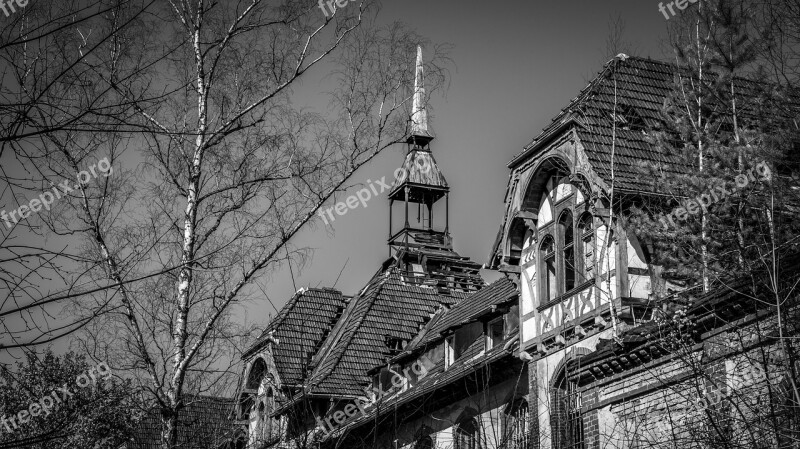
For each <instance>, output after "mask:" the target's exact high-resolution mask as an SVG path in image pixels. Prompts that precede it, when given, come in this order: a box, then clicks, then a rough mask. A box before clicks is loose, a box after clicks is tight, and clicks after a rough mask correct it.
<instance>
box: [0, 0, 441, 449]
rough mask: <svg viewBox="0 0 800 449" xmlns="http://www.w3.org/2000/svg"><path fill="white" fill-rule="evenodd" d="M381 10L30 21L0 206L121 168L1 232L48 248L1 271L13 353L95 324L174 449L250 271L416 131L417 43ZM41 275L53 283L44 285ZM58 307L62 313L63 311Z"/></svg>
mask: <svg viewBox="0 0 800 449" xmlns="http://www.w3.org/2000/svg"><path fill="white" fill-rule="evenodd" d="M374 12H375V10H374V8H373V6H372V5H371V4H370V2H368V1H364V2H361V3H351V4H349V5H348V6H347V7H344V8H339V9H337V10H336V11H335V12H333V11H328V13H329V14H328V15H326V14H324V13H323V12H322V11H320V9H319V7H318V4H317V3H316V2H311V1H301V0H286V1H283V2H280V3H277V4H274V3H272V2H270V3H268V2H265V1H261V0H252V1H246V2H236V3H228V2H218V1H205V0H199V1H198V2H189V1H177V0H176V1H170V2H167V3H161V2H158V3H156V2H134V1H132V0H127V1H124V0H119V1H97V2H80V1H76V2H70V3H67V4H62V5H60V6H52V5H44V4H42V3H37V4H35V5H34V4H32V7H31V8H30V10H26V11H24V12H22V13H21V14H20V15H19V18H18V20H17V21H15V22H14V24H15V26H13V27H12V26H9V27H7V28H6V29H5V30H4V31H3V32H4V34H3V42H2V43H1V44H0V45H2V47H0V49H2V50H3V51H4V57H5V59H6V62H7V63H8V66H9V67H10V68H11V69H10V70H9V72H7V74H6V75H7V76H10V77H13V78H14V79H15V81H14V82H11V83H5V82H4V83H3V84H4V92H3V93H4V97H3V104H2V106H0V107H3V108H4V109H6V110H9V111H14V112H15V115H13V116H4V120H9V122H7V123H4V130H5V133H4V135H3V136H0V137H2V145H3V147H2V148H3V149H6V148H9V149H13V154H11V153H3V154H2V155H1V156H0V157H3V158H4V160H9V161H13V164H15V165H16V171H15V173H3V175H4V176H3V179H4V181H5V182H6V183H7V186H8V187H7V190H8V192H9V193H6V195H5V196H4V198H5V199H6V201H8V199H9V198H14V199H21V200H23V201H24V199H27V198H30V197H31V196H32V195H33V193H32V192H42V191H45V192H46V191H48V189H51V188H52V187H51V184H54V185H56V186H58V185H61V183H62V182H64V180H69V182H68V184H66V185H67V186H69V187H73V183H74V181H73V180H75V179H78V178H76V177H81V176H82V175H81V173H82V172H89V171H91V169H92V168H94V167H99V166H101V165H102V164H106V165H107V166H108V167H110V168H109V170H108V176H106V175H105V172H104V173H103V176H96V177H95V176H92V177H91V179H85V178H86V177H85V176H84V177H83V178H81V179H80V181H84V180H86V182H85V183H84V182H78V183H77V184H75V186H74V188H72V189H71V191H70V192H67V191H65V190H64V189H62V190H60V191H59V192H58V193H59V198H58V199H57V200H54V201H53V204H52V206H51V207H50V208H49V209H47V210H45V209H42V210H41V211H38V212H39V213H38V214H32V213H30V214H26V217H20V218H21V219H19V220H17V221H18V222H17V223H16V224H15V226H14V227H13V228H11V232H12V233H14V232H16V234H4V236H6V239H5V240H4V241H5V242H11V243H14V242H13V240H10V236H12V235H19V236H20V237H18V238H20V239H30V238H32V239H34V240H35V241H36V239H47V240H50V241H48V242H47V244H41V241H38V243H37V245H33V246H30V247H27V246H26V248H27V250H28V251H29V253H28V254H24V253H23V254H16V255H15V256H14V257H16V259H14V260H13V261H11V262H9V261H5V262H4V264H5V263H16V264H17V267H16V268H13V269H8V270H5V267H4V276H6V278H5V279H4V280H5V282H6V288H8V289H9V291H13V293H14V294H13V295H9V298H14V299H13V300H12V301H6V303H5V304H4V305H3V308H2V309H0V319H2V320H3V321H2V323H3V326H5V327H8V326H9V324H8V323H10V322H11V321H10V320H11V318H19V317H24V318H25V323H27V324H26V325H25V327H24V329H15V332H16V331H20V332H17V333H18V334H20V335H22V332H21V331H22V330H24V331H27V332H28V333H27V334H25V335H26V336H27V338H28V339H27V340H26V341H19V342H18V343H17V345H18V346H26V345H30V344H32V343H34V344H35V343H40V342H42V341H45V340H48V339H50V338H54V337H57V336H59V335H60V334H61V333H63V332H61V333H59V332H58V329H59V328H63V329H62V330H63V331H73V330H74V329H76V328H78V327H80V326H83V327H84V328H85V329H86V330H87V332H86V333H85V334H84V338H82V339H81V344H82V345H84V348H85V349H86V350H87V351H88V352H89V353H91V354H93V355H95V356H96V357H98V358H103V359H104V360H108V362H109V363H111V364H113V365H115V368H117V369H129V370H132V372H133V373H135V374H136V375H137V377H138V379H139V380H140V382H141V384H140V385H141V387H142V388H143V389H144V390H145V391H146V392H147V393H148V394H149V397H150V399H151V400H152V401H154V402H155V403H156V404H157V405H158V407H159V408H160V410H161V414H162V416H163V417H164V425H165V427H164V429H165V430H164V434H163V441H164V447H174V445H175V444H176V442H177V431H176V425H177V422H178V419H179V414H180V410H181V408H182V407H183V405H184V400H183V398H184V395H185V393H187V392H188V393H191V394H197V393H204V392H210V391H219V390H224V389H225V388H226V386H227V385H229V384H230V382H231V381H232V377H231V376H230V375H231V374H232V373H233V371H232V370H231V369H230V365H231V363H234V362H232V360H236V359H237V357H236V356H237V353H236V351H237V350H238V348H240V347H241V343H242V340H243V339H247V337H249V336H250V330H251V329H249V328H247V327H245V326H241V325H238V324H236V320H234V317H235V316H236V313H237V311H241V310H242V309H241V306H242V305H243V304H244V303H245V302H246V301H247V299H249V298H251V297H252V293H253V292H252V289H251V285H252V283H253V282H254V280H255V279H256V278H257V277H258V276H259V275H261V274H264V273H268V272H269V271H270V270H272V269H274V268H275V267H276V266H277V265H278V264H279V263H280V262H281V261H282V260H284V259H285V258H286V250H287V244H288V243H289V242H290V241H291V239H292V238H293V237H294V236H295V235H296V234H297V233H298V232H299V231H300V230H301V229H303V228H304V227H307V226H309V225H311V224H312V223H313V222H314V220H315V218H314V217H315V215H316V211H317V209H318V208H319V207H320V206H321V205H322V204H323V203H324V202H325V201H327V200H329V199H331V198H334V197H335V195H336V194H337V192H340V191H342V190H343V189H345V188H346V187H347V185H346V184H347V182H348V179H350V177H351V176H352V175H353V174H354V173H355V172H356V170H357V169H358V168H359V167H361V166H362V165H364V164H365V163H367V162H369V161H370V160H371V159H372V158H374V157H375V156H376V155H378V154H379V153H380V152H381V151H382V150H384V149H386V148H388V147H389V146H391V145H392V144H394V143H396V142H399V141H402V140H403V139H404V137H405V135H406V134H407V125H408V123H407V118H408V108H407V107H406V105H407V103H408V101H409V100H410V98H411V94H412V90H413V89H412V87H411V86H413V75H414V71H413V62H414V58H413V55H414V49H415V46H416V45H417V44H420V43H422V42H423V40H422V39H421V38H420V37H419V36H417V35H416V34H414V33H413V32H410V31H408V30H407V29H406V28H405V27H404V26H403V25H401V24H393V25H391V26H388V27H378V26H377V25H375V23H374V22H373V21H372V20H371V19H370V17H372V14H373V13H374ZM84 16H87V17H84ZM52 18H60V19H61V21H55V22H50V21H49V20H50V19H52ZM76 18H79V19H80V20H76ZM36 32H38V33H40V34H41V36H38V39H34V37H36V36H33V37H32V35H35V33H36ZM34 49H35V51H34ZM443 62H446V55H445V54H443V53H440V52H439V49H437V54H436V55H435V57H434V58H433V62H432V63H430V64H429V68H428V70H427V76H428V86H429V87H432V89H430V90H429V91H435V90H436V89H437V88H439V87H442V86H443V85H444V82H445V79H446V78H445V76H446V70H445V69H444V67H443V66H441V65H440V63H443ZM326 72H327V73H330V75H329V76H328V77H325V78H324V80H323V81H324V82H326V83H327V84H328V85H329V86H331V91H330V104H329V109H328V110H327V111H322V113H321V112H320V111H308V110H305V109H303V108H300V107H298V106H296V105H295V104H294V103H293V101H292V100H293V94H294V93H295V91H296V90H303V89H308V86H306V85H301V84H300V82H301V81H302V80H304V79H306V78H308V76H309V75H310V74H311V73H316V76H319V75H322V74H325V73H326ZM30 86H34V87H35V89H33V88H31V87H30ZM9 117H10V118H9ZM6 125H8V126H6ZM0 151H4V150H0ZM3 167H4V169H5V168H6V167H10V165H6V164H5V163H4V164H3ZM16 173H24V176H18V175H16ZM92 173H95V172H94V171H92ZM14 189H17V190H19V191H17V190H14ZM20 189H22V190H20ZM53 192H54V193H55V191H53ZM21 205H22V204H21ZM40 209H41V207H40ZM56 242H57V243H58V244H61V245H63V247H60V246H58V245H56V246H55V248H57V249H58V248H60V250H59V251H56V250H53V249H50V247H49V246H50V245H53V244H56ZM15 245H17V244H16V243H14V244H13V245H12V244H9V243H6V246H4V248H3V249H4V251H9V252H14V251H16V252H17V253H19V252H20V251H21V250H17V249H16V248H15ZM17 246H24V245H17ZM288 249H289V250H290V251H291V248H288ZM21 258H25V260H21ZM31 261H33V262H31ZM44 268H50V269H51V270H52V271H51V272H52V273H53V275H52V276H49V277H47V278H46V279H43V280H37V279H36V278H35V276H39V277H42V278H44V277H45V275H44V274H43V273H44V272H43V269H44ZM56 276H57V278H58V279H59V281H55V280H54V279H53V278H55V277H56ZM26 283H27V284H26ZM42 284H46V287H40V286H42ZM37 287H39V288H37ZM65 301H68V302H69V305H70V307H69V308H68V312H69V313H68V314H67V318H68V320H55V321H53V320H51V319H50V317H49V316H48V313H51V312H52V310H53V308H57V307H60V306H61V305H62V304H64V302H65ZM65 321H68V322H66V323H65ZM9 346H13V345H9Z"/></svg>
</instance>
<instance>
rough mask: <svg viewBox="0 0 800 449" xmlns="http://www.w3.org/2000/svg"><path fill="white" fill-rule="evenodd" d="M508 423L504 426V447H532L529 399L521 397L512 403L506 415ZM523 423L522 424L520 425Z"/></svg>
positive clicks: (521, 448)
mask: <svg viewBox="0 0 800 449" xmlns="http://www.w3.org/2000/svg"><path fill="white" fill-rule="evenodd" d="M505 419H506V425H505V426H503V432H504V433H503V442H504V443H505V446H503V447H504V448H507V449H531V448H532V442H531V421H530V408H529V406H528V401H526V400H525V399H520V400H518V401H517V402H516V403H514V404H512V406H511V407H510V408H509V410H508V412H507V413H506V415H505ZM520 424H521V425H520Z"/></svg>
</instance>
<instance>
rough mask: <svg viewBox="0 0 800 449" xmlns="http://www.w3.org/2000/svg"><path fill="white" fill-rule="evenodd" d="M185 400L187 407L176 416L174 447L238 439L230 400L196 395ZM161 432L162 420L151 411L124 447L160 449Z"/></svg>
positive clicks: (216, 444) (192, 446)
mask: <svg viewBox="0 0 800 449" xmlns="http://www.w3.org/2000/svg"><path fill="white" fill-rule="evenodd" d="M185 401H186V407H185V408H184V409H182V410H181V411H180V414H179V415H178V446H177V447H185V448H194V447H220V446H222V444H224V443H227V442H231V441H233V440H234V439H235V438H236V437H238V436H239V435H237V430H239V425H238V424H236V422H235V421H234V419H233V409H234V405H235V401H234V400H233V399H230V398H218V397H210V396H196V397H189V398H186V399H185ZM161 431H162V428H161V417H160V414H159V411H158V409H156V408H154V409H152V410H150V411H149V412H148V413H147V414H146V415H145V416H144V417H143V418H142V420H141V421H140V422H139V425H138V426H137V428H136V431H135V433H134V436H133V438H132V440H131V441H130V442H129V443H128V445H127V448H128V449H161Z"/></svg>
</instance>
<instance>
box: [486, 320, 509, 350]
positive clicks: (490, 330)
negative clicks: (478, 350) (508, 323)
mask: <svg viewBox="0 0 800 449" xmlns="http://www.w3.org/2000/svg"><path fill="white" fill-rule="evenodd" d="M504 331H505V326H504V323H503V317H499V318H495V319H494V320H492V321H490V322H489V324H488V325H487V332H486V335H487V336H488V343H489V344H488V348H487V349H492V348H494V347H497V346H499V345H502V344H503V339H504V337H505V336H504Z"/></svg>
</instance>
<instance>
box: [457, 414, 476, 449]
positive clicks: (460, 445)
mask: <svg viewBox="0 0 800 449" xmlns="http://www.w3.org/2000/svg"><path fill="white" fill-rule="evenodd" d="M455 449H482V448H481V442H480V432H479V429H478V421H477V420H476V419H475V418H472V419H470V420H469V421H465V422H463V423H461V424H459V425H458V427H456V430H455Z"/></svg>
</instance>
